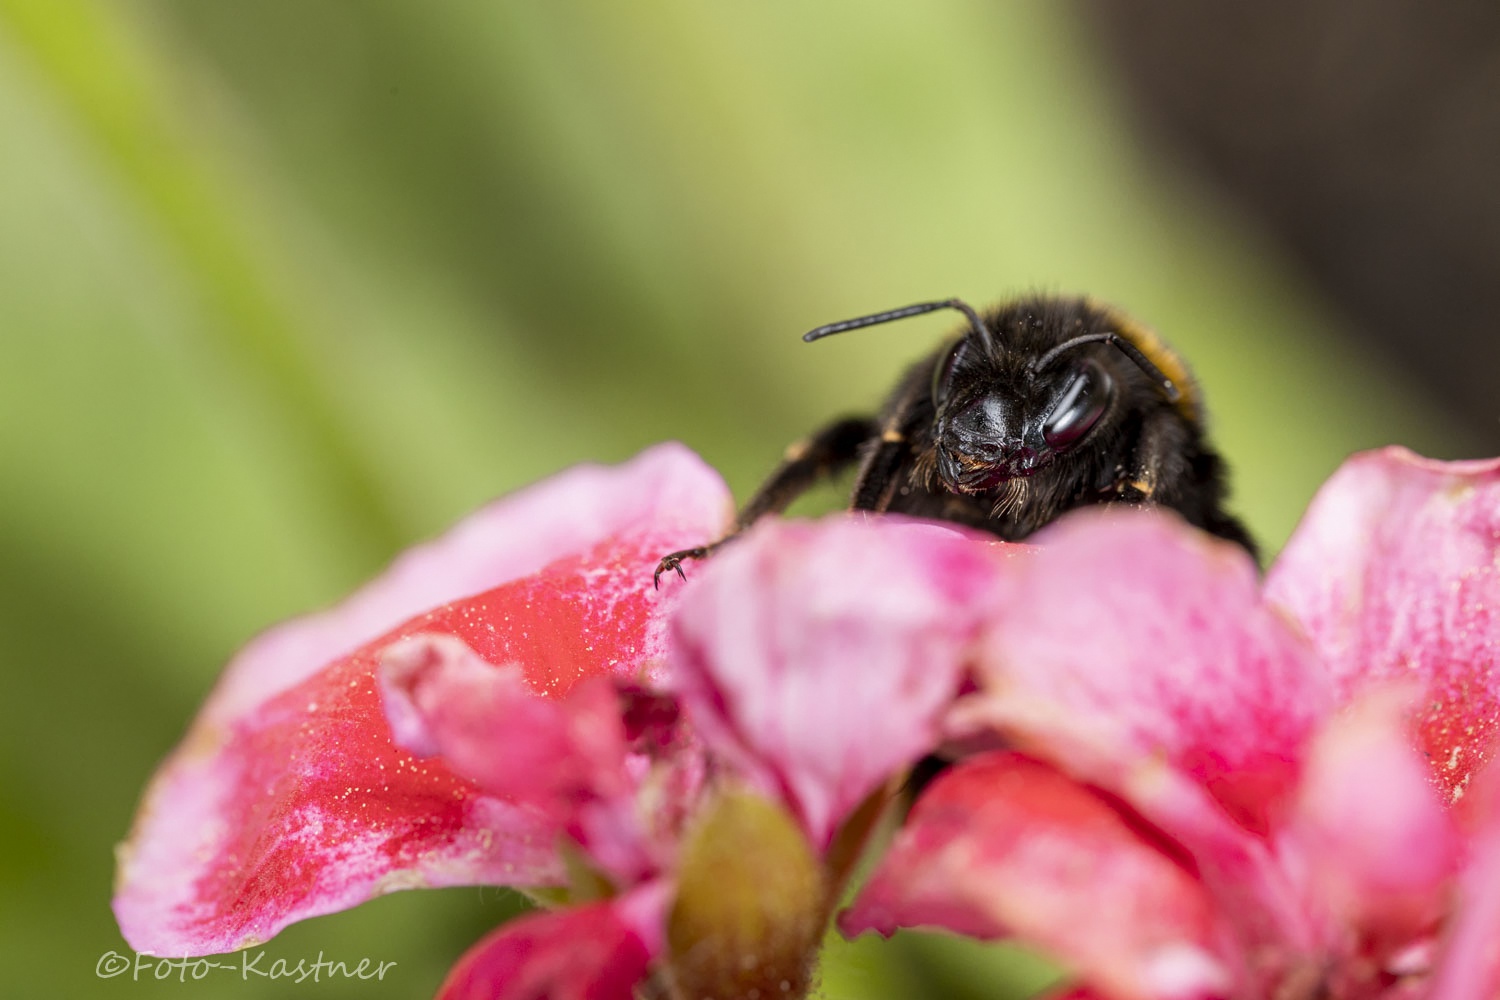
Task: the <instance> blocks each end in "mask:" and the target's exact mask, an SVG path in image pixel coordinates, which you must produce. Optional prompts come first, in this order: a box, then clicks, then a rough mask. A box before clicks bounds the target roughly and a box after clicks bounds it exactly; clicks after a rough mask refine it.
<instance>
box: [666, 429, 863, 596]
mask: <svg viewBox="0 0 1500 1000" xmlns="http://www.w3.org/2000/svg"><path fill="white" fill-rule="evenodd" d="M875 433H876V426H875V421H873V420H871V419H870V418H868V417H845V418H844V419H842V420H837V421H835V422H833V423H831V424H829V425H828V426H827V427H824V428H823V429H822V430H820V431H818V432H817V433H816V434H814V435H813V436H812V437H810V438H807V439H805V440H803V441H798V442H797V443H796V444H794V445H792V446H791V447H789V448H787V450H786V455H785V457H784V458H783V459H782V462H781V464H780V465H779V466H777V467H776V471H775V472H772V473H771V475H770V478H768V479H767V480H766V481H765V482H764V483H762V484H761V487H760V489H758V490H756V491H755V493H754V495H753V496H751V497H750V500H749V502H747V503H746V504H745V506H744V507H743V508H741V509H740V512H739V514H738V515H737V516H736V517H735V519H734V530H733V531H731V532H730V533H729V534H727V535H725V536H724V537H723V538H720V539H719V540H718V541H716V542H713V543H712V544H709V545H701V546H699V547H697V548H693V549H683V550H682V551H680V552H673V553H671V554H670V555H667V556H664V557H662V560H661V562H659V563H657V564H656V572H655V573H654V574H653V577H652V579H653V580H654V582H655V583H656V585H657V586H658V587H660V586H661V575H662V574H663V573H669V572H673V571H675V572H676V573H677V575H678V576H680V577H682V578H683V579H687V574H686V573H684V572H683V571H682V564H683V562H684V561H685V560H688V559H703V558H705V557H706V556H708V555H711V554H712V553H713V551H714V550H715V549H717V548H718V547H719V546H721V545H723V544H724V543H725V542H728V541H730V540H731V539H733V538H735V537H736V536H737V535H739V534H740V532H742V531H744V530H745V529H746V528H748V527H750V525H752V524H754V523H755V522H756V521H758V520H760V519H761V518H762V517H765V516H766V515H767V514H779V513H781V512H782V511H784V510H786V509H787V508H788V507H790V506H791V505H792V501H794V500H796V499H797V498H798V497H799V496H801V495H802V494H804V493H806V492H807V491H808V489H810V488H811V487H812V486H814V485H815V484H816V483H817V482H818V481H819V480H820V479H823V478H825V477H827V476H831V475H834V474H836V473H838V472H840V471H841V470H843V469H844V468H846V467H847V466H848V465H849V464H850V463H851V462H853V461H854V460H855V459H856V458H857V457H858V456H859V451H860V447H861V446H862V445H863V444H864V443H865V442H866V441H868V440H870V438H872V437H874V436H875Z"/></svg>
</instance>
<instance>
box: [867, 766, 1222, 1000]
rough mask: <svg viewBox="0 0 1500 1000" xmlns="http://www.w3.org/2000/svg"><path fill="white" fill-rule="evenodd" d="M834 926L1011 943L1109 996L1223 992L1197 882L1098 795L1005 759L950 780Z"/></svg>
mask: <svg viewBox="0 0 1500 1000" xmlns="http://www.w3.org/2000/svg"><path fill="white" fill-rule="evenodd" d="M839 925H840V927H841V928H842V929H843V931H844V932H845V933H846V934H851V935H852V934H857V933H860V932H862V931H865V930H876V931H879V932H880V933H882V934H887V935H889V934H891V933H892V932H894V931H895V930H896V929H897V928H899V927H913V926H937V927H944V928H947V929H949V930H954V931H957V932H959V933H962V934H968V935H972V936H976V937H989V938H993V937H1000V936H1015V937H1018V938H1020V939H1022V940H1024V941H1027V942H1029V943H1032V944H1035V945H1038V946H1039V947H1042V948H1044V949H1046V950H1048V951H1050V952H1052V953H1053V954H1055V955H1057V956H1058V957H1060V958H1061V959H1062V960H1064V961H1065V962H1068V963H1070V964H1071V965H1072V966H1073V968H1074V970H1075V972H1076V973H1077V974H1078V975H1079V976H1080V977H1081V978H1082V979H1083V980H1085V981H1086V982H1088V983H1090V984H1092V985H1093V986H1094V987H1096V988H1097V989H1098V990H1099V991H1100V992H1101V993H1103V994H1105V995H1108V996H1115V997H1197V996H1210V995H1223V994H1224V993H1225V992H1226V991H1227V988H1228V986H1229V982H1230V973H1229V970H1228V967H1227V966H1226V964H1225V962H1224V961H1223V960H1222V959H1221V958H1219V957H1217V956H1216V954H1215V951H1216V949H1215V945H1214V939H1215V935H1216V930H1215V925H1214V919H1213V913H1212V907H1211V904H1210V901H1209V899H1208V897H1207V896H1206V894H1205V892H1204V890H1203V887H1202V886H1201V885H1200V884H1199V883H1198V881H1197V879H1196V878H1195V877H1194V876H1193V875H1192V874H1191V873H1190V872H1189V871H1187V870H1186V869H1185V868H1184V867H1182V865H1180V864H1179V863H1178V862H1177V861H1175V860H1173V859H1172V858H1171V857H1170V856H1169V855H1168V854H1167V853H1164V852H1163V851H1162V850H1161V849H1160V844H1158V843H1157V842H1155V841H1153V840H1152V839H1151V838H1150V836H1149V835H1148V834H1146V833H1144V832H1143V828H1142V827H1141V825H1140V824H1139V822H1138V821H1134V820H1131V819H1129V818H1127V817H1126V816H1125V815H1124V814H1122V813H1121V812H1120V811H1119V810H1118V809H1116V808H1115V807H1114V806H1112V805H1110V804H1109V803H1108V802H1106V801H1105V800H1104V799H1102V798H1101V797H1100V796H1099V795H1097V794H1095V793H1094V792H1091V791H1089V790H1088V789H1086V788H1085V787H1083V786H1082V785H1079V784H1077V783H1076V782H1074V781H1073V780H1071V779H1070V778H1067V777H1065V776H1063V775H1061V774H1059V773H1058V772H1057V771H1055V770H1053V769H1052V768H1050V767H1047V766H1046V765H1043V764H1040V763H1037V762H1035V761H1033V760H1030V759H1027V758H1025V757H1022V756H1020V755H1019V754H1014V753H1007V752H999V753H991V754H986V755H984V756H981V757H975V758H971V759H969V760H967V761H965V762H964V763H961V764H959V765H957V766H955V767H953V768H951V769H950V770H948V771H946V772H944V773H943V774H942V775H941V776H939V777H938V779H937V780H936V781H935V782H933V784H932V786H931V787H930V788H929V789H928V790H927V792H926V794H924V795H923V796H922V798H921V799H920V800H919V801H918V802H917V804H916V807H915V808H914V809H913V810H912V813H911V816H910V817H909V818H908V820H907V822H906V825H905V826H904V827H903V828H902V830H901V832H900V833H899V834H898V836H897V839H896V842H895V844H894V846H893V847H892V848H891V851H890V852H889V853H888V854H887V855H886V857H885V859H884V861H883V862H882V863H881V866H880V868H879V870H878V871H877V872H876V874H875V876H874V878H873V879H872V880H871V881H870V883H869V884H868V885H867V886H866V887H865V889H864V891H863V892H862V893H861V894H860V896H859V898H858V899H857V900H856V901H855V904H854V906H853V907H852V908H851V909H850V910H849V911H847V912H846V913H844V914H843V915H842V917H841V918H840V920H839Z"/></svg>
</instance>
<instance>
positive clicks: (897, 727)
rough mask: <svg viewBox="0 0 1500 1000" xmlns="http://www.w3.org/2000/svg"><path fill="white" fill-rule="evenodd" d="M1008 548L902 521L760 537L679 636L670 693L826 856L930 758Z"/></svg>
mask: <svg viewBox="0 0 1500 1000" xmlns="http://www.w3.org/2000/svg"><path fill="white" fill-rule="evenodd" d="M1000 551H1001V546H1000V544H999V543H993V542H988V541H981V540H978V539H975V538H972V537H970V536H967V535H964V534H961V533H959V532H956V531H952V530H950V529H948V528H946V527H940V526H937V525H928V524H919V523H914V522H903V521H901V520H898V519H895V518H884V519H877V520H871V521H865V520H861V519H856V518H851V517H836V518H830V519H826V520H823V521H819V522H785V521H783V522H775V523H770V522H768V523H764V524H762V525H760V526H758V527H757V528H755V529H754V530H752V531H751V532H750V533H749V534H748V535H747V536H746V537H745V538H744V539H742V540H740V541H737V542H736V543H734V544H733V545H732V546H730V547H728V548H727V549H725V550H724V551H723V552H722V553H721V554H720V555H717V556H715V557H714V559H713V560H712V562H710V563H709V564H708V565H707V566H705V567H704V568H703V570H702V571H701V577H700V578H699V579H695V580H694V581H693V582H692V586H690V587H689V588H687V591H686V593H685V595H684V597H683V603H682V607H681V609H680V611H679V612H678V614H677V616H676V617H675V619H674V621H673V637H674V639H675V640H676V642H675V645H674V647H673V666H674V669H675V673H674V679H673V684H674V686H675V687H676V688H677V690H678V691H679V692H680V693H681V695H682V698H683V701H684V703H685V705H686V706H687V709H688V711H689V714H690V716H691V717H692V720H693V722H694V725H695V726H696V727H697V728H698V729H699V731H700V733H701V735H702V737H703V739H704V741H705V742H706V743H707V744H708V745H709V746H710V747H712V748H713V749H714V750H716V751H719V752H720V753H722V754H724V755H725V756H726V757H727V758H728V759H729V760H731V761H732V762H733V763H734V765H735V766H736V767H737V768H738V769H739V770H740V772H741V773H742V775H744V776H745V777H747V778H748V779H749V780H751V781H752V782H753V783H754V784H756V785H757V786H758V787H759V788H760V790H761V791H762V792H763V793H765V794H767V795H769V796H770V797H772V798H773V799H778V800H781V801H786V802H788V803H789V804H790V806H791V807H792V809H793V810H794V811H795V812H796V813H797V814H798V816H799V817H800V819H801V820H802V822H803V824H804V827H805V829H806V830H807V831H808V834H809V836H810V837H811V838H812V840H813V842H814V843H815V844H817V845H819V846H826V845H827V843H828V841H829V838H831V837H832V835H833V832H834V830H835V829H836V827H837V826H838V824H839V823H840V822H841V821H842V820H843V818H844V817H845V816H846V815H847V814H848V812H849V811H850V810H852V809H853V808H854V807H855V806H856V805H858V804H859V803H860V802H861V801H862V800H863V799H864V798H865V797H866V796H867V795H869V794H870V792H872V791H873V790H874V789H875V788H876V787H877V786H878V785H879V784H880V783H881V782H883V781H885V780H886V779H887V778H888V777H889V776H890V775H891V774H892V773H893V772H895V771H897V770H899V769H900V768H903V767H905V766H906V765H907V764H909V763H911V762H912V761H914V760H916V759H917V758H919V757H920V756H921V755H922V754H924V753H926V752H927V751H929V750H930V749H931V748H932V747H933V746H934V744H935V742H936V735H937V722H938V715H939V713H940V711H941V710H942V708H943V706H944V705H945V704H946V703H947V702H948V700H949V699H950V698H951V697H952V695H953V694H954V691H955V689H956V688H957V686H958V682H959V677H960V672H961V668H962V667H963V665H964V658H965V655H966V650H967V646H968V644H969V642H970V639H971V638H972V636H973V635H974V634H975V631H976V628H977V625H978V620H979V617H980V616H981V615H982V614H983V611H984V607H985V604H984V602H983V600H982V595H983V594H984V593H985V592H986V591H987V590H988V589H989V588H990V587H991V586H992V581H993V579H994V578H995V576H996V575H997V573H998V566H997V563H998V562H999V561H1000V560H1001V559H1002V558H1003V556H1002V555H1000Z"/></svg>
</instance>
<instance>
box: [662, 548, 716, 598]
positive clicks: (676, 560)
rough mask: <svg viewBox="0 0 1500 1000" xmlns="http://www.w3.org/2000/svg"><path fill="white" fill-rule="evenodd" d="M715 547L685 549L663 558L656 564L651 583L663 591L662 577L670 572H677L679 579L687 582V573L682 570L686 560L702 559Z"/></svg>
mask: <svg viewBox="0 0 1500 1000" xmlns="http://www.w3.org/2000/svg"><path fill="white" fill-rule="evenodd" d="M712 548H713V546H711V545H710V546H707V547H705V548H698V549H683V550H682V551H681V552H673V553H671V554H670V555H665V556H662V557H661V562H659V563H657V564H656V572H655V573H652V574H651V582H652V583H653V584H655V586H656V589H657V590H660V589H661V575H662V574H663V573H666V572H668V571H675V572H676V573H677V576H678V578H679V579H681V580H683V581H684V582H685V581H686V580H687V573H686V572H684V570H683V568H682V562H683V560H684V559H702V558H703V557H704V556H706V555H708V553H709V552H710V551H711V550H712Z"/></svg>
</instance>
